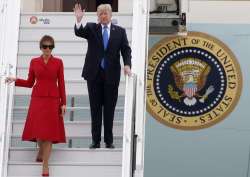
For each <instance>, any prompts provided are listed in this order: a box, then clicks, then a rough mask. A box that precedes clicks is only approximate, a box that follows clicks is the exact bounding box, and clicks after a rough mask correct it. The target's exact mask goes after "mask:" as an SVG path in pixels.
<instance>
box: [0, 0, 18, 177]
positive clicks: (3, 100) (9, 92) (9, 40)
mask: <svg viewBox="0 0 250 177" xmlns="http://www.w3.org/2000/svg"><path fill="white" fill-rule="evenodd" d="M20 4H21V0H15V1H13V0H1V1H0V14H1V16H0V32H1V33H0V66H1V68H0V72H1V74H0V75H1V77H0V82H1V85H0V89H1V90H0V96H1V97H0V109H1V110H0V111H1V119H0V121H1V122H0V137H1V145H0V175H1V177H6V176H7V165H8V158H9V157H8V156H9V147H10V137H11V128H12V127H11V121H12V107H13V92H14V85H13V84H12V85H7V84H6V83H5V78H6V77H7V76H15V68H16V61H17V50H18V34H19V24H20Z"/></svg>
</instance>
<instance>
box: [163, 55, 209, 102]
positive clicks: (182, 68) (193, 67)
mask: <svg viewBox="0 0 250 177" xmlns="http://www.w3.org/2000/svg"><path fill="white" fill-rule="evenodd" d="M170 70H171V72H172V74H173V76H174V81H175V85H176V87H177V88H178V89H179V90H180V91H181V92H182V93H181V94H179V93H178V92H177V91H174V89H173V86H172V85H168V93H169V94H170V97H171V98H172V99H176V100H179V101H181V98H183V102H184V104H185V105H187V106H193V105H195V104H196V103H197V100H199V102H200V103H204V102H205V100H206V98H207V97H208V95H209V94H211V93H212V92H213V91H214V87H213V86H212V85H211V86H209V87H208V88H207V89H206V92H205V93H204V94H203V95H200V94H199V92H200V91H201V90H202V89H203V88H204V86H205V85H206V81H207V76H208V74H209V72H210V70H211V67H210V66H209V65H208V64H207V63H205V62H204V61H202V60H200V59H196V58H185V59H181V60H179V61H177V62H175V63H174V64H173V65H172V66H171V67H170Z"/></svg>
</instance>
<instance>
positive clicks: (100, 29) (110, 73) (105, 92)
mask: <svg viewBox="0 0 250 177" xmlns="http://www.w3.org/2000/svg"><path fill="white" fill-rule="evenodd" d="M74 12H75V16H76V25H75V35H76V36H79V37H82V38H85V39H86V40H87V42H88V50H87V54H86V58H85V63H84V67H83V71H82V77H83V78H84V79H85V80H87V85H88V92H89V100H90V109H91V121H92V123H91V132H92V144H91V145H90V148H100V141H101V126H102V114H103V122H104V142H105V143H106V148H114V145H113V130H112V129H113V119H114V111H115V106H116V102H117V97H118V86H119V82H120V73H121V66H120V53H121V54H122V58H123V62H124V73H125V74H127V75H131V70H130V68H131V48H130V47H129V44H128V39H127V35H126V31H125V29H124V28H122V27H119V26H116V25H113V24H112V23H111V16H112V9H111V6H110V5H109V4H101V5H99V6H98V8H97V16H98V22H99V23H87V24H86V25H85V26H83V25H82V23H81V21H82V18H83V16H84V9H83V10H82V9H81V5H80V4H76V5H75V8H74Z"/></svg>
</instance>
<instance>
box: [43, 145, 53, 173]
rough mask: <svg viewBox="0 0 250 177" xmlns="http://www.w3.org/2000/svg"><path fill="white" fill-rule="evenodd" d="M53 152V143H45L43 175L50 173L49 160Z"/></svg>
mask: <svg viewBox="0 0 250 177" xmlns="http://www.w3.org/2000/svg"><path fill="white" fill-rule="evenodd" d="M51 150H52V142H50V141H44V142H43V173H49V158H50V154H51Z"/></svg>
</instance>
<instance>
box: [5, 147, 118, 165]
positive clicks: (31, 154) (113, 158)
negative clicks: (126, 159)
mask: <svg viewBox="0 0 250 177" xmlns="http://www.w3.org/2000/svg"><path fill="white" fill-rule="evenodd" d="M37 151H38V149H36V148H11V149H10V154H9V160H10V162H33V161H34V160H35V158H36V155H37ZM72 161H73V162H74V163H76V162H78V163H91V164H92V163H121V161H122V149H105V148H101V149H94V150H90V149H88V148H85V149H83V148H71V149H69V148H53V150H52V153H51V158H50V162H51V163H55V162H72Z"/></svg>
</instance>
